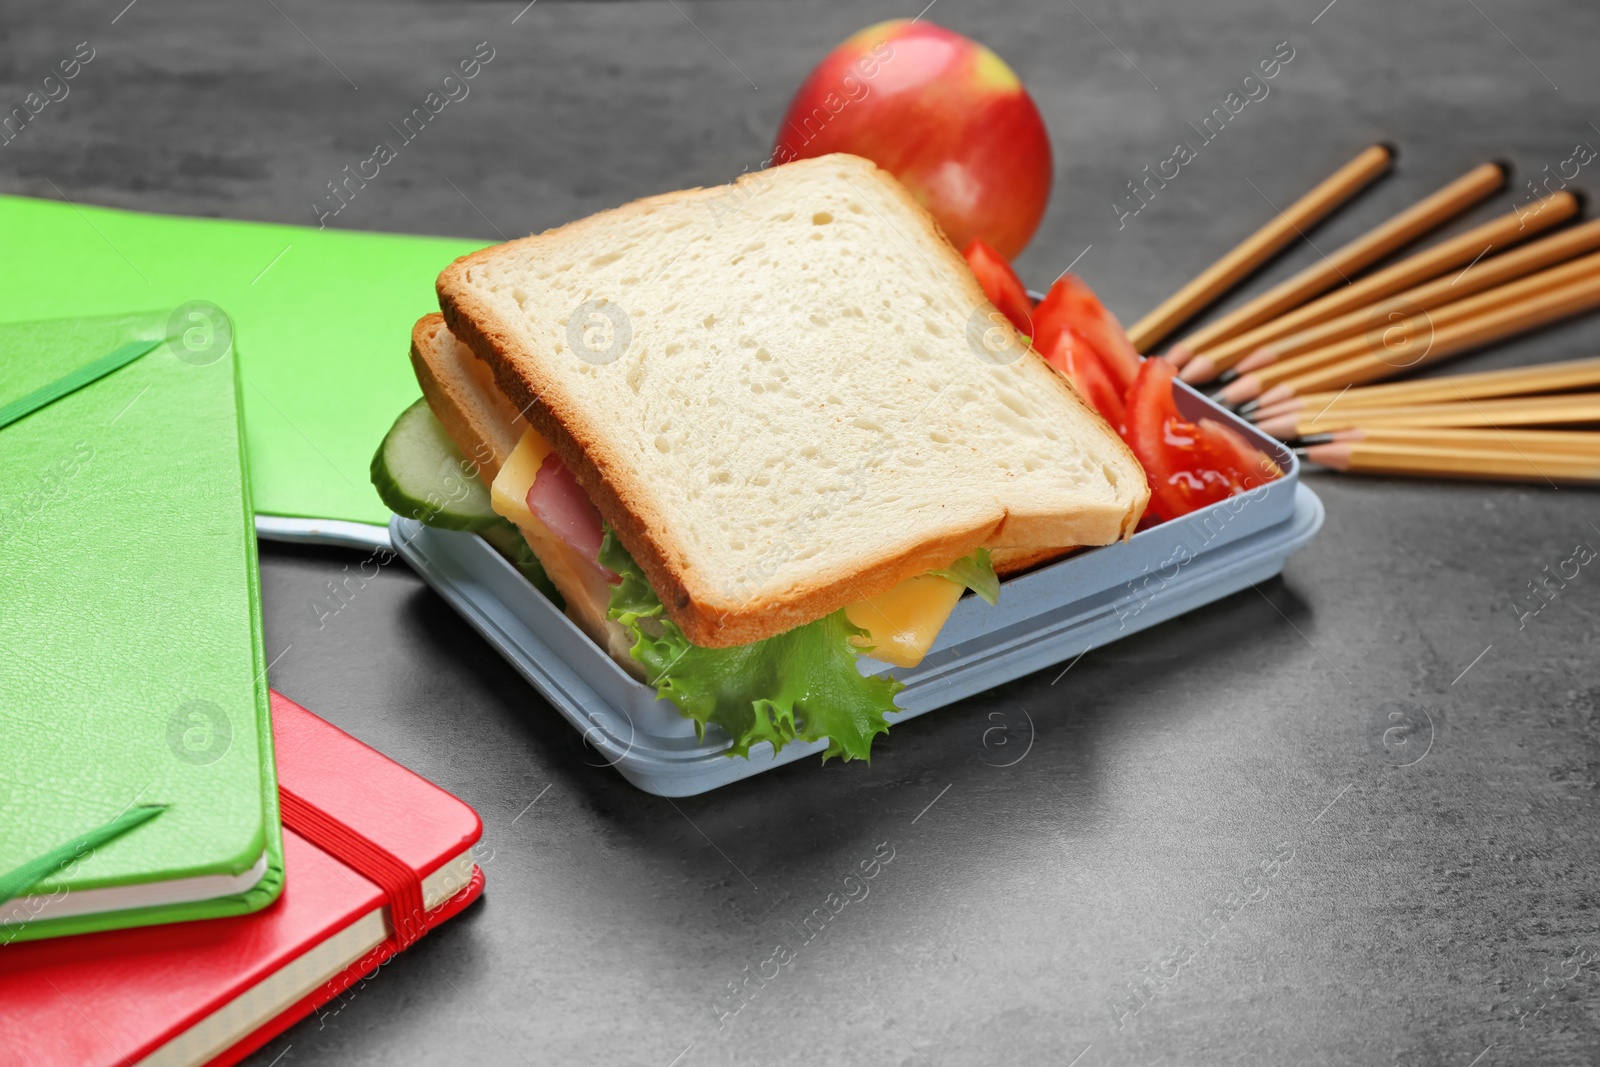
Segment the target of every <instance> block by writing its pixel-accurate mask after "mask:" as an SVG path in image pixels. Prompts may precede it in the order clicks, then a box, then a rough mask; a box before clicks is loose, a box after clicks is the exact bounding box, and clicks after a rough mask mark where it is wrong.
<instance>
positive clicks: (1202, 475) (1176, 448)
mask: <svg viewBox="0 0 1600 1067" xmlns="http://www.w3.org/2000/svg"><path fill="white" fill-rule="evenodd" d="M1176 375H1177V369H1176V368H1175V367H1173V366H1172V364H1170V363H1168V362H1167V361H1166V360H1164V359H1147V360H1145V361H1144V362H1143V363H1142V364H1140V366H1139V374H1138V376H1137V377H1136V378H1135V379H1134V383H1133V388H1132V389H1131V390H1129V392H1128V404H1127V408H1128V414H1127V429H1126V432H1125V433H1124V434H1123V437H1124V438H1125V439H1126V440H1127V442H1128V447H1129V448H1131V449H1132V450H1133V454H1134V455H1135V456H1136V457H1138V459H1139V462H1140V463H1141V464H1143V465H1144V470H1145V475H1146V476H1147V477H1148V478H1149V481H1150V498H1151V499H1150V503H1151V506H1152V507H1154V508H1155V510H1156V511H1157V512H1159V513H1160V514H1161V516H1162V517H1163V518H1167V519H1176V518H1178V517H1180V516H1183V515H1187V514H1189V513H1190V512H1192V511H1198V510H1199V509H1201V508H1203V507H1206V506H1208V505H1211V504H1215V503H1216V502H1217V501H1219V500H1226V499H1227V498H1228V497H1230V496H1233V495H1234V494H1235V493H1242V492H1245V491H1247V490H1250V489H1254V488H1256V487H1257V486H1259V485H1263V484H1265V483H1267V482H1270V481H1272V480H1273V479H1275V478H1279V477H1281V476H1282V474H1283V472H1282V471H1281V470H1279V469H1278V466H1277V464H1275V463H1273V462H1272V460H1271V459H1270V458H1269V457H1267V456H1266V455H1264V454H1263V453H1261V452H1260V451H1258V450H1257V449H1256V448H1254V447H1253V446H1251V444H1250V442H1248V441H1246V440H1245V439H1244V438H1243V437H1242V436H1240V435H1239V434H1238V433H1237V432H1236V431H1234V430H1233V429H1231V428H1230V427H1228V426H1225V425H1223V424H1222V423H1220V422H1217V421H1216V420H1214V419H1201V420H1200V421H1199V422H1198V423H1193V422H1189V421H1188V420H1187V419H1185V418H1184V417H1183V416H1182V415H1180V414H1178V406H1177V404H1176V403H1175V402H1174V401H1173V399H1172V381H1173V378H1174V377H1176Z"/></svg>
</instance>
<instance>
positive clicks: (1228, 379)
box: [1217, 367, 1240, 385]
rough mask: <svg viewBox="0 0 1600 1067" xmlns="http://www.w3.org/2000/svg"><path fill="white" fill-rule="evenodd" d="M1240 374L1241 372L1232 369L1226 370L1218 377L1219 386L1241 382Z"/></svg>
mask: <svg viewBox="0 0 1600 1067" xmlns="http://www.w3.org/2000/svg"><path fill="white" fill-rule="evenodd" d="M1239 374H1240V372H1239V371H1237V370H1234V369H1232V368H1231V367H1230V368H1229V369H1228V370H1225V371H1223V372H1222V373H1221V374H1219V375H1217V384H1218V385H1231V384H1232V383H1233V382H1236V381H1238V380H1239Z"/></svg>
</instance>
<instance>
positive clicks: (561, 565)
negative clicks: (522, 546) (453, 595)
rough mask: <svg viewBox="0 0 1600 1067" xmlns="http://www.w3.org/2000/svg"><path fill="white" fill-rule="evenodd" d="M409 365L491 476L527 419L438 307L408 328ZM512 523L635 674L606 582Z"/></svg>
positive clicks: (595, 635)
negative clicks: (457, 336) (609, 610)
mask: <svg viewBox="0 0 1600 1067" xmlns="http://www.w3.org/2000/svg"><path fill="white" fill-rule="evenodd" d="M411 366H412V368H413V369H414V370H415V371H416V372H417V382H418V384H420V385H421V386H422V395H423V396H424V397H425V398H426V399H427V401H428V407H429V408H431V409H432V410H433V413H434V415H435V416H437V417H438V419H439V422H440V423H441V424H443V426H444V428H445V432H446V433H448V434H449V435H450V439H451V440H453V441H454V442H455V443H456V447H457V448H459V449H461V451H462V453H463V454H464V455H467V456H470V457H473V458H475V459H476V460H477V463H478V467H479V471H480V476H481V477H482V479H483V481H484V484H486V485H487V484H489V483H491V482H493V481H494V479H495V475H497V474H499V473H500V468H501V466H502V465H503V464H504V463H505V461H506V457H508V456H509V455H511V452H512V450H513V449H514V448H516V447H517V442H518V441H519V440H521V438H522V434H523V432H524V431H526V430H527V428H528V424H527V423H526V422H525V421H523V419H522V417H521V416H520V415H519V414H518V413H517V409H516V408H515V407H513V406H512V405H511V402H510V401H508V400H507V399H506V398H505V395H504V394H503V393H501V392H500V390H499V389H498V388H497V387H496V386H495V384H494V378H493V376H492V375H491V374H490V373H489V368H488V367H487V366H486V365H484V363H483V361H482V360H480V359H479V358H478V357H477V356H474V355H473V354H472V350H471V349H470V348H468V347H467V346H466V345H464V344H462V343H460V342H459V341H457V340H456V339H455V337H454V336H452V335H451V333H450V330H449V329H448V328H447V327H446V326H445V324H444V317H443V316H441V315H438V314H433V315H424V316H423V317H422V318H421V319H419V320H418V321H417V324H416V325H415V326H413V327H412V329H411ZM517 528H518V529H519V530H521V531H522V536H523V538H524V539H525V540H526V541H527V542H528V546H529V547H530V548H532V549H533V551H534V554H535V555H536V556H538V557H539V562H540V563H542V564H543V565H544V569H545V573H546V574H547V575H549V577H550V581H551V582H552V583H554V585H555V587H556V589H557V591H558V592H560V593H561V597H562V599H563V600H565V601H566V602H567V617H568V618H570V619H571V620H572V621H573V622H574V623H576V624H577V626H578V629H580V630H582V631H583V632H584V633H586V634H588V635H589V639H590V640H592V641H593V642H594V643H595V644H597V645H599V646H600V647H601V648H603V649H605V650H606V651H607V652H608V653H610V654H611V658H612V659H614V660H616V661H617V662H618V663H619V664H621V665H622V666H623V668H624V669H625V670H627V671H628V672H629V673H631V674H633V675H634V676H635V677H638V678H643V677H644V667H643V665H642V664H640V663H639V661H638V660H636V659H634V658H633V656H632V655H631V654H630V652H629V649H630V648H631V647H632V645H633V639H632V638H630V637H629V636H628V632H627V631H626V630H624V629H623V628H622V626H621V625H619V624H618V623H615V622H612V621H611V620H610V619H608V618H607V617H606V609H607V607H608V606H609V605H610V594H611V587H610V586H609V585H607V584H606V582H605V581H604V580H603V579H597V577H596V574H595V571H594V568H593V567H592V566H590V565H588V564H587V563H586V561H584V560H581V559H578V558H577V556H576V553H575V551H574V549H573V548H572V547H571V546H570V545H568V544H567V543H566V542H564V541H562V540H561V538H559V537H557V536H556V535H555V533H553V532H552V531H551V530H550V529H549V528H548V527H546V526H543V525H541V524H539V523H538V522H537V521H535V522H534V523H532V524H529V523H520V524H518V527H517Z"/></svg>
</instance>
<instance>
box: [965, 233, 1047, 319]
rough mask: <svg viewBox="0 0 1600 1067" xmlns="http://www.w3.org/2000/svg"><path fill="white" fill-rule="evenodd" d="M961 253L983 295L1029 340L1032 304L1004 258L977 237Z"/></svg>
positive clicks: (1025, 289)
mask: <svg viewBox="0 0 1600 1067" xmlns="http://www.w3.org/2000/svg"><path fill="white" fill-rule="evenodd" d="M961 254H962V255H963V256H965V257H966V258H967V265H968V266H969V267H971V268H972V273H974V274H976V275H977V276H978V284H979V285H981V286H983V295H984V296H986V297H988V298H989V303H991V304H993V305H994V306H995V307H997V308H999V309H1000V312H1001V314H1003V315H1005V317H1006V318H1008V319H1010V320H1011V325H1013V326H1015V327H1016V328H1017V329H1018V330H1020V331H1021V332H1022V336H1024V337H1032V336H1033V301H1032V300H1031V299H1029V297H1028V289H1027V287H1026V286H1024V285H1023V284H1022V279H1021V278H1018V277H1017V272H1016V271H1014V270H1012V269H1011V264H1009V263H1007V262H1006V258H1005V257H1004V256H1002V255H1001V254H1000V253H999V252H996V251H995V250H994V249H992V248H990V247H989V246H988V245H986V244H984V243H983V241H982V240H980V239H979V238H976V237H974V238H973V239H972V243H971V244H969V245H967V248H966V251H964V252H962V253H961Z"/></svg>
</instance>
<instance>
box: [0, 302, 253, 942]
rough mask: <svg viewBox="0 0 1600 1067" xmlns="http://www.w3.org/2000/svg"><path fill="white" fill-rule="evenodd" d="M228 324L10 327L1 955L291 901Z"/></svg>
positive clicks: (1, 557)
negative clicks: (52, 941) (24, 946)
mask: <svg viewBox="0 0 1600 1067" xmlns="http://www.w3.org/2000/svg"><path fill="white" fill-rule="evenodd" d="M228 325H229V324H228V323H227V321H226V319H225V318H223V317H218V316H211V317H210V318H209V319H208V318H207V317H206V316H205V315H203V314H199V313H197V312H195V311H194V309H179V312H178V314H176V315H174V314H173V313H172V312H168V311H162V312H158V313H151V314H144V315H129V316H122V317H113V318H100V319H78V320H72V321H46V322H31V323H13V324H7V325H0V650H3V652H0V731H3V738H4V740H3V741H0V885H5V884H6V881H7V877H8V876H11V877H10V882H11V883H13V884H11V885H10V886H9V887H8V891H6V892H3V893H0V896H3V897H6V898H7V899H6V900H5V901H4V902H3V903H0V945H3V944H4V943H6V942H8V941H11V940H15V939H32V938H37V937H50V936H55V935H58V934H68V933H79V932H84V931H89V930H102V929H109V928H113V927H123V926H140V925H145V924H149V923H158V922H173V921H177V920H187V919H199V918H208V917H213V916H221V915H236V914H239V913H241V912H247V911H253V910H255V909H257V908H260V907H263V906H264V905H266V904H268V903H270V902H271V901H272V900H273V899H275V898H276V897H277V895H278V892H279V891H280V889H281V888H282V885H283V858H282V857H283V849H282V842H281V839H280V834H279V818H278V803H277V797H278V793H277V778H276V775H275V773H274V769H273V759H272V733H271V730H272V726H271V719H270V717H269V713H268V705H267V677H266V665H267V664H266V659H265V657H264V656H263V654H262V639H261V610H260V594H259V582H258V579H257V571H256V548H255V535H254V528H253V516H252V512H251V506H250V486H249V484H248V481H247V479H246V478H245V474H244V456H243V436H242V433H241V423H240V413H239V403H238V397H239V392H240V382H239V375H238V373H237V370H236V366H235V361H234V358H233V354H232V351H231V346H230V344H229V331H228ZM145 350H148V351H145ZM140 352H144V354H142V355H141V354H139V353H140ZM91 379H92V380H91ZM53 383H63V384H60V385H59V386H58V387H57V388H55V389H52V384H53ZM63 392H64V394H65V395H61V396H60V397H59V399H55V400H53V401H52V402H49V403H46V404H44V406H38V405H39V402H40V401H41V400H47V399H48V398H49V397H50V396H51V395H53V394H55V393H63ZM30 408H32V409H33V410H31V413H26V412H28V411H29V409H30ZM108 828H109V829H108ZM97 841H98V843H97ZM41 858H43V862H44V870H43V871H40V870H38V867H39V863H40V861H41ZM18 871H23V872H30V873H25V874H23V875H22V879H23V885H25V886H26V888H23V887H22V886H19V885H16V884H14V883H16V882H17V881H18V878H17V877H15V876H16V874H17V872H18ZM40 875H42V878H40V877H39V876H40ZM35 879H37V880H35Z"/></svg>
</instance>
